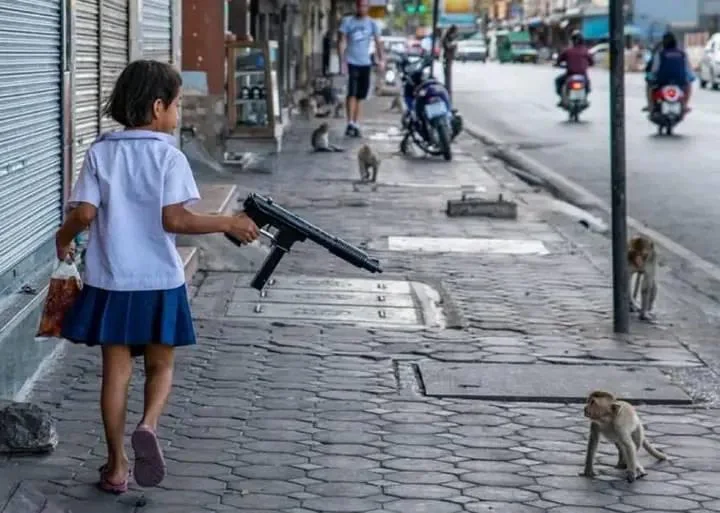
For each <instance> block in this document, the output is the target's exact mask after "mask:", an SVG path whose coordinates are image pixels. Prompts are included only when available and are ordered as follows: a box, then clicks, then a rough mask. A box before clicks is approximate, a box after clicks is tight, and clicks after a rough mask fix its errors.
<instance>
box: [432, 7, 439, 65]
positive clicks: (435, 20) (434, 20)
mask: <svg viewBox="0 0 720 513" xmlns="http://www.w3.org/2000/svg"><path fill="white" fill-rule="evenodd" d="M439 18H440V0H433V12H432V34H431V36H432V38H431V39H430V41H431V43H430V58H431V59H432V60H431V61H430V62H431V64H430V76H431V77H435V41H436V38H437V26H438V21H439Z"/></svg>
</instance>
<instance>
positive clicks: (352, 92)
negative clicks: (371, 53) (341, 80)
mask: <svg viewBox="0 0 720 513" xmlns="http://www.w3.org/2000/svg"><path fill="white" fill-rule="evenodd" d="M371 69H372V67H371V66H355V65H353V64H348V92H347V95H348V98H357V99H358V100H364V99H365V98H367V95H368V92H369V91H370V71H371Z"/></svg>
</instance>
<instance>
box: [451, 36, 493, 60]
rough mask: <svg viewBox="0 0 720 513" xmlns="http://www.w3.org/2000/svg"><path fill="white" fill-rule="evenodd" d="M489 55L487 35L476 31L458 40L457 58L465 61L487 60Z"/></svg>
mask: <svg viewBox="0 0 720 513" xmlns="http://www.w3.org/2000/svg"><path fill="white" fill-rule="evenodd" d="M487 56H488V49H487V44H486V42H485V35H484V34H481V33H480V32H476V33H475V34H473V35H472V36H470V37H468V38H466V39H462V40H460V41H458V42H457V51H456V52H455V59H457V60H458V61H461V62H465V61H481V62H485V61H486V60H487Z"/></svg>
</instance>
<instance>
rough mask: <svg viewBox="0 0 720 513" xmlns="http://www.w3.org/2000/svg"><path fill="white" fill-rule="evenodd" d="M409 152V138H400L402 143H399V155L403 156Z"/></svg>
mask: <svg viewBox="0 0 720 513" xmlns="http://www.w3.org/2000/svg"><path fill="white" fill-rule="evenodd" d="M409 151H410V138H409V137H408V136H407V135H406V136H405V137H403V138H402V141H400V153H402V154H403V155H407V154H408V152H409Z"/></svg>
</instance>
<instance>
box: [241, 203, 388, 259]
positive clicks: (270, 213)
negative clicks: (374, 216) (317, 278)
mask: <svg viewBox="0 0 720 513" xmlns="http://www.w3.org/2000/svg"><path fill="white" fill-rule="evenodd" d="M243 206H244V209H245V211H246V212H247V214H248V215H249V216H250V217H251V218H253V219H255V218H257V219H273V220H276V221H278V222H280V223H282V224H283V225H284V226H282V227H281V226H277V227H278V228H281V229H282V228H288V229H290V230H292V231H294V232H296V233H299V234H302V235H303V236H305V237H307V238H308V239H310V240H311V241H313V242H314V243H316V244H319V245H320V246H323V247H324V248H326V249H327V250H328V251H330V253H332V254H333V255H335V256H337V257H339V258H342V259H343V260H345V261H346V262H348V263H351V264H352V265H354V266H356V267H360V268H363V269H365V270H367V271H370V272H372V273H380V272H382V268H381V267H380V263H379V262H378V260H376V259H373V258H370V256H369V255H368V254H367V253H366V252H364V251H362V250H361V249H359V248H357V247H355V246H353V245H352V244H350V243H348V242H345V241H344V240H342V239H340V238H338V237H335V236H333V235H331V234H329V233H327V232H325V231H324V230H322V229H320V228H318V227H317V226H314V225H312V224H310V223H308V222H307V221H305V220H304V219H303V218H301V217H299V216H298V215H296V214H293V213H292V212H290V211H288V210H286V209H284V208H283V207H281V206H280V205H278V204H276V203H274V202H273V201H272V200H269V199H267V198H263V197H262V196H260V195H257V194H250V195H249V196H248V197H247V199H246V200H245V202H244V204H243Z"/></svg>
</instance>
